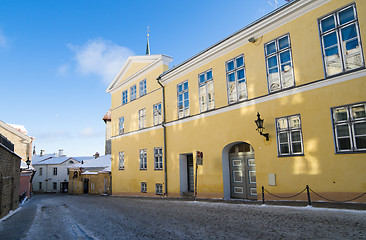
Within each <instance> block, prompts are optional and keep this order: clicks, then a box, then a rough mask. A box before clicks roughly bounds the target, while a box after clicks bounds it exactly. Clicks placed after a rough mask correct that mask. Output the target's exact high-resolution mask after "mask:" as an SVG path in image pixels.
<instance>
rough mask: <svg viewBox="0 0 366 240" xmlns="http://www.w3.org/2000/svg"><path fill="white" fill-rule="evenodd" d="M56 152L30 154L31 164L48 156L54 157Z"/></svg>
mask: <svg viewBox="0 0 366 240" xmlns="http://www.w3.org/2000/svg"><path fill="white" fill-rule="evenodd" d="M55 155H56V154H55V153H51V154H45V155H42V156H40V155H33V156H32V164H36V163H39V162H41V161H44V160H46V159H48V158H51V157H54V156H55Z"/></svg>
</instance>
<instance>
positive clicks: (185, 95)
mask: <svg viewBox="0 0 366 240" xmlns="http://www.w3.org/2000/svg"><path fill="white" fill-rule="evenodd" d="M187 99H188V92H185V93H184V100H187Z"/></svg>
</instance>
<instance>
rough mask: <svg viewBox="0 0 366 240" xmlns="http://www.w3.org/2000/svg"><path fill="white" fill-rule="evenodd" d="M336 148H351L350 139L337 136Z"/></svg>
mask: <svg viewBox="0 0 366 240" xmlns="http://www.w3.org/2000/svg"><path fill="white" fill-rule="evenodd" d="M338 149H339V150H349V149H351V140H350V139H349V138H339V139H338Z"/></svg>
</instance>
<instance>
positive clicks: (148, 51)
mask: <svg viewBox="0 0 366 240" xmlns="http://www.w3.org/2000/svg"><path fill="white" fill-rule="evenodd" d="M149 32H150V28H149V26H147V43H146V55H150V43H149Z"/></svg>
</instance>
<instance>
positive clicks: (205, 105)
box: [198, 69, 215, 112]
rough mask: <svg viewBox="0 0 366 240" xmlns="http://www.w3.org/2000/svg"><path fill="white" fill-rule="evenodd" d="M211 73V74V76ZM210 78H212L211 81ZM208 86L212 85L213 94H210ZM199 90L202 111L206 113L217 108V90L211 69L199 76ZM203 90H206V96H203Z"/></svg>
mask: <svg viewBox="0 0 366 240" xmlns="http://www.w3.org/2000/svg"><path fill="white" fill-rule="evenodd" d="M209 73H210V74H209ZM209 77H211V78H210V79H209ZM208 85H212V92H209V87H208ZM198 89H199V102H200V111H201V112H205V111H208V110H211V109H214V108H215V90H214V81H213V74H212V69H209V70H207V71H205V72H203V73H200V74H198ZM202 89H204V90H205V94H204V96H201V91H202ZM210 97H211V101H210Z"/></svg>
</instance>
